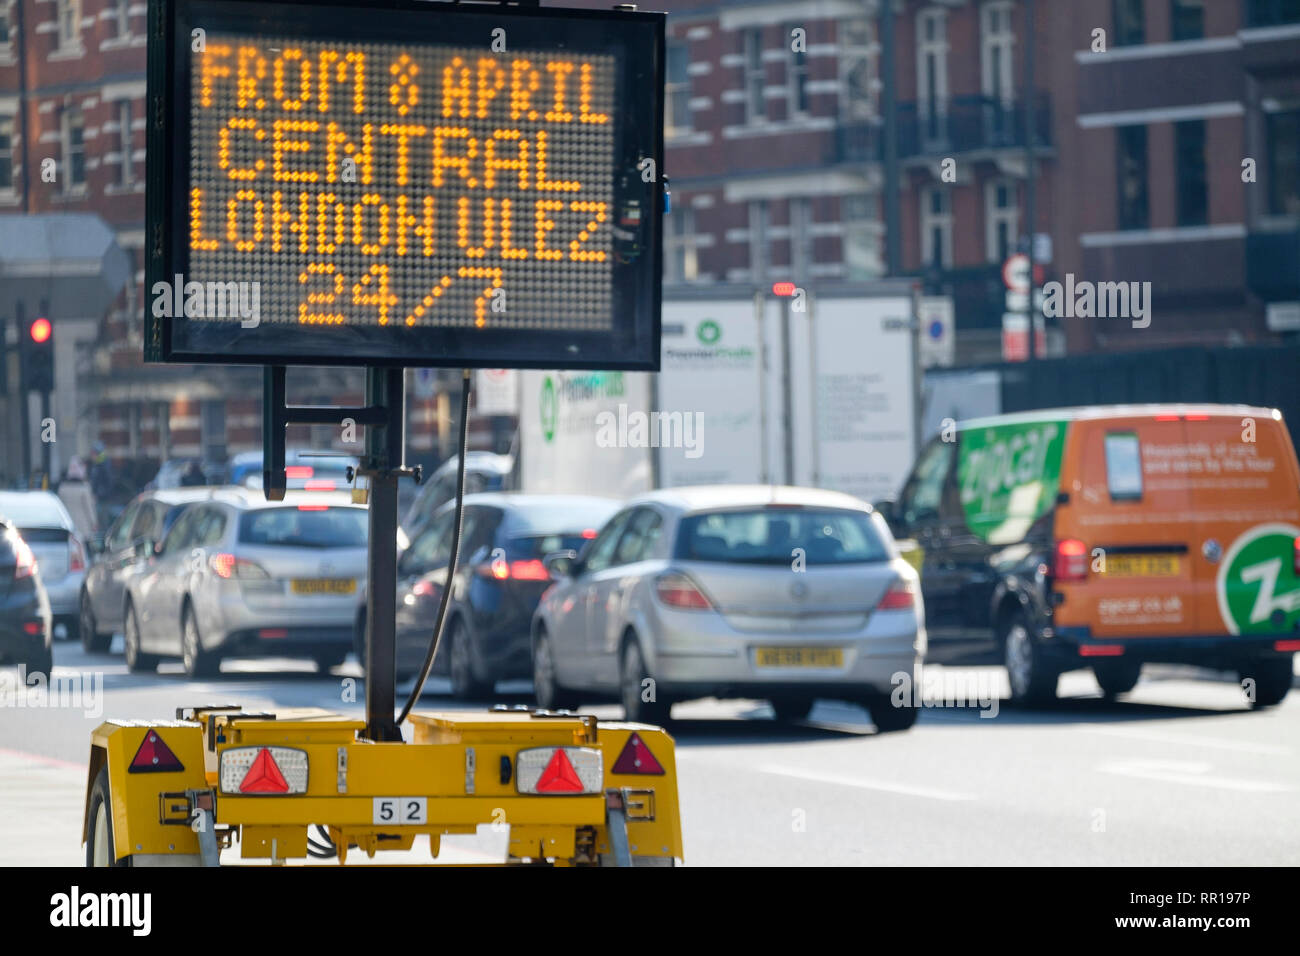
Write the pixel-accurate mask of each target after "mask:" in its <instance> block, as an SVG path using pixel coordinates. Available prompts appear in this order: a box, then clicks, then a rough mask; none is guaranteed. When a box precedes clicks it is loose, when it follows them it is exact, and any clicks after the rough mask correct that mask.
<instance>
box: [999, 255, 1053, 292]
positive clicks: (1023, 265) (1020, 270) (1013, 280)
mask: <svg viewBox="0 0 1300 956" xmlns="http://www.w3.org/2000/svg"><path fill="white" fill-rule="evenodd" d="M1046 274H1047V273H1046V272H1045V270H1044V269H1043V265H1042V263H1041V262H1035V263H1034V281H1035V283H1036V284H1037V285H1042V284H1043V278H1044V277H1045V276H1046ZM1002 282H1003V284H1004V285H1005V286H1006V287H1007V288H1008V289H1010V290H1011V291H1012V292H1028V291H1029V256H1027V255H1025V254H1024V253H1023V252H1017V253H1014V254H1012V255H1009V256H1007V259H1006V261H1005V262H1003V263H1002Z"/></svg>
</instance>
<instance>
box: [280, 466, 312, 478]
mask: <svg viewBox="0 0 1300 956" xmlns="http://www.w3.org/2000/svg"><path fill="white" fill-rule="evenodd" d="M315 473H316V472H315V470H314V469H313V468H312V466H311V465H286V466H285V469H284V477H286V478H310V477H311V476H312V475H314V474H315Z"/></svg>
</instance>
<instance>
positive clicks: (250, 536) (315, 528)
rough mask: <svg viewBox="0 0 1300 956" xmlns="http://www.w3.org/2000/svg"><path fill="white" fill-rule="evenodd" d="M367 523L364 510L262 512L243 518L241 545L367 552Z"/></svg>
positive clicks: (304, 508) (322, 508)
mask: <svg viewBox="0 0 1300 956" xmlns="http://www.w3.org/2000/svg"><path fill="white" fill-rule="evenodd" d="M368 522H369V516H368V515H367V514H366V510H365V509H364V508H331V507H327V506H310V505H297V506H292V507H286V508H259V509H258V510H256V511H248V512H245V513H244V514H242V515H240V518H239V543H240V544H257V545H271V546H275V547H284V548H364V547H365V546H366V538H367V532H368V529H369V524H368Z"/></svg>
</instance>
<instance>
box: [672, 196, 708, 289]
mask: <svg viewBox="0 0 1300 956" xmlns="http://www.w3.org/2000/svg"><path fill="white" fill-rule="evenodd" d="M664 223H665V224H666V226H667V228H666V229H665V230H664V273H665V274H664V281H666V282H690V281H692V280H694V279H698V278H699V275H700V262H699V253H698V252H697V250H696V244H695V210H694V209H689V208H680V207H679V208H677V209H674V210H673V212H672V213H670V214H669V215H667V216H665V217H664Z"/></svg>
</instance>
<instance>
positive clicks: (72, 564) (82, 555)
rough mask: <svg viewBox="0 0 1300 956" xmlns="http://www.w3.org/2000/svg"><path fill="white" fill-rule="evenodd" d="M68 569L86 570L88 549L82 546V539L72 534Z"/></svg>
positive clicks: (69, 544)
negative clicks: (79, 539)
mask: <svg viewBox="0 0 1300 956" xmlns="http://www.w3.org/2000/svg"><path fill="white" fill-rule="evenodd" d="M68 570H69V571H84V570H86V549H85V548H83V547H82V546H81V542H80V541H78V540H77V539H76V538H75V537H72V536H69V537H68Z"/></svg>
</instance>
